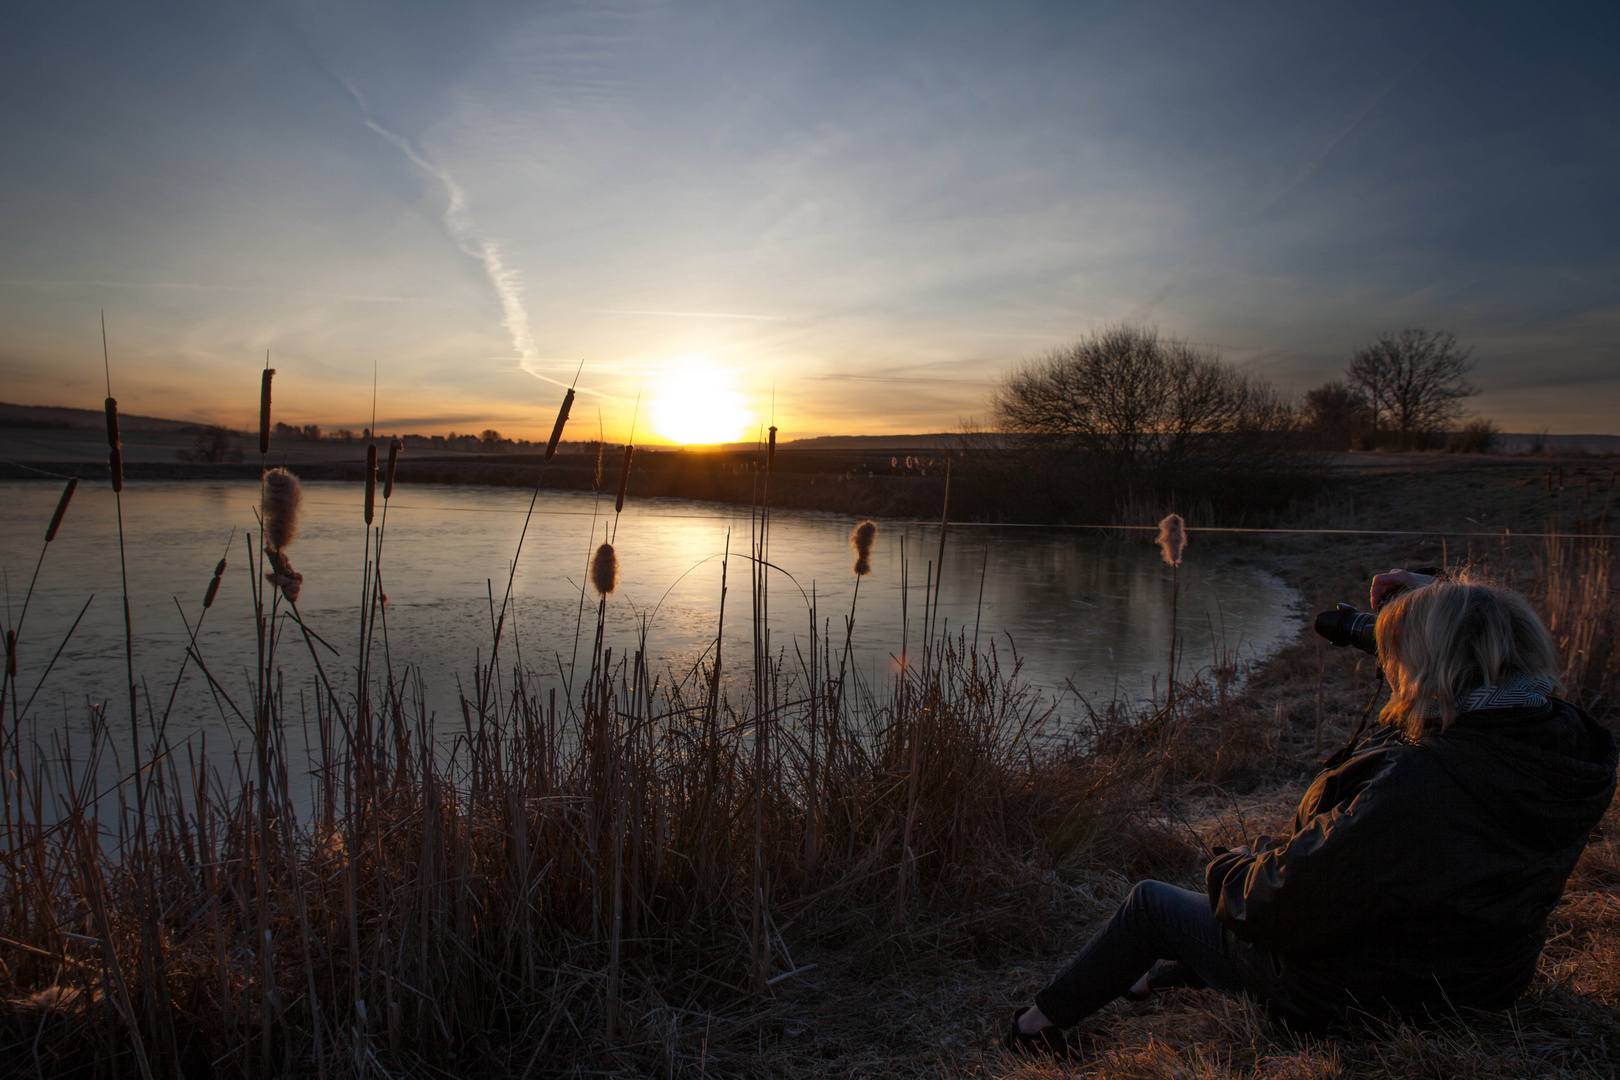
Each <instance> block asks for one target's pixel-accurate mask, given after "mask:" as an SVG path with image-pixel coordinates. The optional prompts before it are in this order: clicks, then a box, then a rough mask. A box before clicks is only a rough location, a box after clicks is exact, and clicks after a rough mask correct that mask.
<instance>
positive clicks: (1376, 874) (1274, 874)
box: [1204, 749, 1410, 953]
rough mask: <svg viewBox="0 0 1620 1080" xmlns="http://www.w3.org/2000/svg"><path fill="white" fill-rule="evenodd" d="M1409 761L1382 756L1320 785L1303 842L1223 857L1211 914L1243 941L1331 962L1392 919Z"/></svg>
mask: <svg viewBox="0 0 1620 1080" xmlns="http://www.w3.org/2000/svg"><path fill="white" fill-rule="evenodd" d="M1401 757H1403V755H1400V754H1399V753H1398V752H1394V753H1392V752H1390V751H1388V750H1385V749H1379V750H1375V751H1372V752H1365V753H1363V754H1359V755H1357V756H1356V757H1354V758H1352V759H1351V760H1350V761H1348V762H1346V763H1345V764H1344V765H1343V766H1341V767H1340V768H1338V769H1335V770H1333V771H1331V772H1328V773H1324V774H1322V775H1321V776H1318V777H1317V778H1316V780H1315V781H1314V782H1313V783H1312V784H1311V788H1310V790H1309V791H1307V792H1306V794H1305V798H1304V800H1303V801H1302V802H1301V804H1300V809H1299V813H1298V814H1297V815H1296V823H1297V826H1298V827H1297V828H1296V831H1295V832H1294V834H1293V835H1292V836H1290V837H1288V838H1287V839H1286V840H1285V841H1283V842H1282V843H1281V844H1279V845H1278V846H1276V847H1273V848H1270V849H1268V850H1266V851H1262V852H1260V853H1258V854H1251V855H1240V854H1237V853H1236V852H1226V853H1225V854H1222V855H1218V856H1216V858H1215V859H1214V861H1212V862H1211V863H1210V864H1209V866H1208V867H1207V868H1206V870H1205V872H1204V884H1205V888H1206V889H1207V891H1208V893H1209V901H1210V907H1211V908H1212V909H1213V910H1214V912H1215V915H1216V917H1217V918H1219V919H1220V920H1221V922H1222V924H1223V925H1225V926H1226V927H1227V928H1228V929H1229V930H1231V931H1232V933H1233V934H1235V935H1236V936H1237V937H1239V938H1241V939H1243V940H1244V941H1248V942H1252V943H1253V944H1256V945H1261V946H1265V947H1267V948H1271V949H1275V950H1277V951H1299V952H1309V953H1332V952H1337V951H1341V950H1343V949H1345V948H1347V947H1349V946H1350V945H1351V944H1352V943H1353V942H1354V940H1355V939H1356V938H1357V936H1358V935H1359V934H1360V933H1361V932H1362V931H1363V930H1364V928H1365V927H1367V925H1368V924H1369V923H1370V922H1371V921H1373V920H1376V919H1379V918H1385V917H1388V915H1389V914H1390V912H1389V911H1387V910H1386V909H1387V908H1388V907H1389V905H1390V904H1391V903H1398V901H1397V900H1396V899H1395V898H1396V896H1397V895H1398V894H1399V893H1400V891H1401V890H1400V888H1399V887H1398V879H1399V878H1400V877H1401V875H1403V874H1405V873H1408V872H1409V868H1403V867H1402V866H1400V865H1399V864H1400V862H1401V858H1402V848H1403V845H1402V841H1401V829H1402V825H1403V819H1405V820H1406V821H1410V819H1409V818H1407V817H1406V812H1405V809H1404V808H1403V806H1402V805H1401V804H1402V803H1403V802H1404V801H1405V800H1404V799H1403V797H1402V789H1403V788H1405V787H1406V786H1407V784H1408V783H1409V782H1410V780H1409V778H1407V777H1405V776H1403V775H1402V773H1403V769H1402V768H1401V764H1402V762H1401V760H1400V758H1401Z"/></svg>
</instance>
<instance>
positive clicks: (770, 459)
mask: <svg viewBox="0 0 1620 1080" xmlns="http://www.w3.org/2000/svg"><path fill="white" fill-rule="evenodd" d="M775 471H776V425H775V424H772V425H771V440H770V442H769V443H767V444H766V447H765V475H766V476H769V475H771V473H773V472H775Z"/></svg>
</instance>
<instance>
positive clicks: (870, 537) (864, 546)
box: [849, 521, 877, 577]
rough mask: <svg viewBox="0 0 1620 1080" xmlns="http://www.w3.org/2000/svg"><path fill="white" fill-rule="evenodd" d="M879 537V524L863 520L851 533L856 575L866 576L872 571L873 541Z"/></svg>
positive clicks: (850, 544)
mask: <svg viewBox="0 0 1620 1080" xmlns="http://www.w3.org/2000/svg"><path fill="white" fill-rule="evenodd" d="M876 539H877V526H876V525H875V524H873V523H872V522H870V521H863V522H861V523H860V524H859V525H857V526H855V531H854V532H852V533H850V534H849V546H850V547H852V548H854V549H855V576H856V577H865V576H866V575H867V574H870V573H871V572H872V541H874V540H876Z"/></svg>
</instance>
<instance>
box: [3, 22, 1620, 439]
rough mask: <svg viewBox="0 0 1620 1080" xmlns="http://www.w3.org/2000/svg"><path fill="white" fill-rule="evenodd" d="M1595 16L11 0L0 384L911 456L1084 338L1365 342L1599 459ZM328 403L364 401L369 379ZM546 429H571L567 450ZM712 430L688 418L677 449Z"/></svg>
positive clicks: (1606, 332) (244, 415)
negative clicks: (851, 447) (1399, 346)
mask: <svg viewBox="0 0 1620 1080" xmlns="http://www.w3.org/2000/svg"><path fill="white" fill-rule="evenodd" d="M1617 42H1620V7H1617V6H1616V5H1614V4H1612V3H1608V4H1600V3H1592V4H1559V3H1545V4H1537V5H1525V4H1515V5H1508V4H1490V3H1455V4H1424V3H1410V2H1403V3H1388V4H1382V3H1374V2H1358V3H1312V4H1297V3H1247V2H1232V3H1222V4H1211V3H1087V2H1081V0H1073V2H1061V3H1035V2H1027V3H1026V2H1017V0H998V2H997V3H993V4H991V3H983V2H967V3H964V2H957V0H928V2H925V3H907V2H898V0H895V2H885V3H871V2H869V0H868V2H861V3H845V2H842V0H814V2H808V3H789V2H777V0H751V2H747V3H741V2H734V3H716V2H709V0H681V2H679V3H662V2H653V0H647V2H626V3H621V2H599V3H588V4H578V3H526V4H518V3H504V2H493V0H462V2H459V3H455V4H446V3H425V4H414V3H408V2H390V3H364V2H348V0H338V2H323V3H271V4H253V3H246V2H243V3H230V4H219V3H197V4H190V3H151V4H139V5H133V4H111V3H106V4H93V5H92V4H80V3H71V2H58V3H52V4H34V5H29V6H28V8H27V9H26V10H22V11H13V12H10V13H9V14H8V16H7V32H6V33H5V34H4V35H0V146H3V147H4V160H5V167H4V168H3V169H0V400H7V401H12V402H19V403H23V404H51V405H79V406H85V407H92V408H94V407H98V406H99V403H100V399H101V398H102V397H103V396H104V394H105V393H106V382H105V376H104V372H103V363H102V361H103V357H102V342H101V330H100V322H99V319H100V316H101V314H102V313H103V312H105V316H106V325H107V342H108V354H109V359H110V364H109V367H110V373H111V379H112V384H113V386H112V389H113V393H114V394H115V396H117V397H118V398H119V400H120V404H121V407H122V408H123V409H124V410H125V411H126V412H132V413H143V414H147V415H157V416H165V417H178V418H184V419H201V420H208V421H213V422H221V423H227V424H230V425H233V426H238V427H247V426H250V425H251V424H252V423H253V422H254V420H253V418H254V415H255V413H256V410H257V390H258V382H259V379H258V373H259V369H260V368H262V367H263V365H264V363H265V359H266V355H267V354H268V356H269V361H270V363H271V364H272V365H273V366H274V367H275V368H276V369H277V370H278V375H277V380H276V390H277V394H276V399H277V401H276V408H277V416H278V418H279V419H283V420H286V421H288V422H291V423H298V424H307V423H317V424H321V425H323V426H325V427H329V428H330V427H336V426H339V425H349V426H359V425H363V424H369V423H370V422H371V416H372V415H373V408H374V407H375V415H376V417H377V426H378V428H379V429H380V430H383V431H395V430H397V431H419V432H424V433H431V432H441V433H442V432H444V431H447V430H452V429H453V430H460V431H469V430H473V431H476V430H482V429H483V428H485V427H494V428H496V429H498V430H500V431H502V432H503V433H504V434H508V435H514V436H519V437H531V438H533V437H543V436H544V435H545V434H546V433H547V432H549V430H550V427H551V422H552V419H553V417H554V415H555V412H556V408H557V404H558V401H559V398H560V395H561V393H562V387H564V386H566V385H569V384H571V383H573V382H574V381H575V379H576V372H577V373H578V374H577V385H578V387H579V399H578V402H577V403H576V405H575V407H574V411H573V420H572V421H571V424H572V427H571V428H570V435H573V436H576V437H588V436H594V435H595V434H596V429H597V426H598V423H600V430H601V431H602V432H604V433H605V434H606V435H607V437H608V438H610V439H623V438H626V437H628V436H629V435H630V434H631V433H632V430H634V434H635V438H636V441H638V442H657V441H665V440H677V441H680V440H683V439H688V438H696V439H698V441H708V440H706V439H705V438H704V436H706V435H708V436H714V437H716V438H727V439H729V438H737V437H752V435H753V434H754V433H755V432H757V430H758V428H759V427H760V426H762V425H765V424H768V423H771V422H772V421H774V422H775V423H776V424H777V425H778V426H779V427H780V428H781V429H782V437H784V438H796V437H805V436H813V435H821V434H885V433H897V432H923V431H941V430H950V429H952V428H955V427H957V426H958V425H959V424H961V423H962V422H964V421H968V422H972V421H975V420H976V421H977V422H980V423H983V422H985V421H986V420H987V419H988V417H987V410H986V398H987V395H988V394H989V392H990V391H991V390H992V388H993V387H994V385H995V383H996V380H997V379H998V378H999V377H1000V376H1001V375H1002V373H1004V372H1005V371H1007V370H1009V369H1010V368H1012V367H1014V366H1015V365H1017V364H1019V363H1022V362H1025V361H1028V360H1030V359H1032V358H1036V357H1039V356H1041V355H1042V354H1044V353H1045V352H1046V351H1047V350H1050V349H1053V348H1056V347H1060V346H1062V345H1064V344H1066V343H1069V342H1072V341H1074V340H1076V339H1078V338H1081V337H1083V336H1084V335H1086V334H1087V333H1090V332H1093V331H1095V330H1098V329H1100V328H1102V327H1105V326H1109V325H1115V324H1118V323H1122V322H1128V323H1135V324H1144V325H1151V326H1155V327H1157V329H1158V330H1159V332H1160V333H1161V334H1166V335H1173V336H1176V337H1180V338H1183V339H1186V340H1190V341H1193V342H1196V343H1200V344H1202V345H1204V346H1207V347H1209V348H1212V349H1216V350H1218V351H1219V354H1220V356H1221V357H1222V358H1223V359H1224V360H1226V361H1227V362H1229V363H1232V364H1234V365H1236V366H1239V367H1242V368H1244V369H1246V370H1250V371H1253V372H1255V373H1257V374H1259V375H1262V376H1264V377H1266V378H1268V379H1270V380H1272V381H1273V382H1274V383H1275V384H1276V385H1277V386H1278V387H1279V388H1281V389H1283V390H1285V391H1288V392H1290V393H1295V394H1299V393H1302V392H1303V391H1304V390H1306V389H1308V388H1309V387H1312V386H1315V385H1319V384H1320V383H1322V382H1325V381H1327V380H1329V379H1332V378H1335V377H1339V376H1340V375H1342V372H1343V369H1344V366H1345V364H1346V362H1347V361H1348V359H1349V357H1350V355H1351V354H1352V353H1353V351H1354V350H1355V349H1356V348H1357V347H1358V346H1361V345H1365V344H1367V343H1368V342H1370V341H1371V340H1372V339H1373V338H1374V337H1375V336H1376V335H1377V334H1379V333H1380V332H1382V331H1389V330H1399V329H1401V328H1403V327H1407V326H1422V327H1428V328H1431V329H1447V330H1451V331H1453V332H1455V333H1456V334H1457V336H1458V338H1459V339H1460V340H1461V341H1462V342H1463V343H1465V344H1467V345H1470V346H1472V347H1473V349H1474V357H1475V359H1476V361H1477V368H1476V370H1475V373H1474V381H1475V382H1476V383H1477V384H1478V386H1479V387H1480V388H1481V391H1482V392H1481V394H1480V395H1479V396H1478V397H1477V398H1475V399H1473V400H1472V402H1471V406H1472V407H1473V408H1475V409H1476V410H1477V411H1478V412H1480V413H1482V414H1483V415H1485V416H1488V417H1491V418H1492V419H1494V420H1495V422H1496V423H1497V424H1498V426H1500V427H1501V428H1503V429H1504V430H1511V431H1536V430H1542V429H1547V430H1550V431H1552V432H1555V433H1559V432H1609V433H1613V432H1620V201H1617V199H1620V64H1617V63H1615V60H1614V48H1615V45H1616V43H1617ZM374 387H375V406H373V389H374ZM582 428H583V430H582ZM722 431H724V432H725V434H724V435H721V434H720V433H721V432H722Z"/></svg>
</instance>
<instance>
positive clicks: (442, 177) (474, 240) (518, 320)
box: [343, 79, 612, 397]
mask: <svg viewBox="0 0 1620 1080" xmlns="http://www.w3.org/2000/svg"><path fill="white" fill-rule="evenodd" d="M343 86H344V88H345V89H346V90H348V91H349V94H350V96H352V97H353V98H354V102H355V104H356V105H358V106H359V108H360V118H361V119H362V120H363V121H364V122H365V125H366V127H368V128H370V129H371V130H372V131H374V132H376V133H377V134H378V135H381V136H382V137H383V138H385V139H387V140H388V141H389V142H391V143H393V144H394V145H395V146H396V147H398V148H399V150H400V152H401V153H403V154H404V155H405V156H406V157H407V158H408V159H410V162H411V164H412V165H415V166H416V167H417V168H419V169H421V170H422V171H423V172H425V173H427V174H428V175H429V176H431V177H433V178H434V179H435V180H437V181H438V182H439V183H440V184H441V185H442V186H443V187H444V193H445V198H446V199H447V202H446V204H445V208H444V230H445V232H447V233H449V234H450V239H451V240H453V241H455V244H456V246H457V247H458V248H460V249H461V250H462V252H463V253H464V254H466V255H467V256H468V257H469V258H473V259H477V260H478V261H479V262H480V263H481V264H482V265H483V267H484V276H486V277H488V278H489V283H490V284H491V285H492V286H494V288H495V297H496V299H497V300H499V301H500V302H501V326H503V327H504V328H505V329H506V332H507V334H508V335H510V336H511V338H512V348H514V349H516V350H517V354H518V366H519V367H520V368H522V370H523V371H524V372H525V373H526V374H529V375H532V376H534V377H535V378H536V379H539V380H541V381H542V382H548V383H555V384H556V385H558V386H563V387H566V386H567V385H568V384H567V383H565V382H561V381H559V380H557V379H553V378H552V377H551V376H549V375H545V374H542V373H541V372H540V371H539V370H538V369H539V362H540V350H539V349H538V348H536V347H535V344H534V332H533V331H532V330H531V329H530V327H529V312H528V310H527V309H526V308H525V307H524V306H523V287H522V284H521V283H520V282H519V280H518V274H517V271H516V270H513V269H511V268H510V267H508V266H507V265H506V260H505V258H504V257H503V256H502V254H501V246H500V245H499V244H498V243H496V242H495V241H494V240H492V239H490V238H489V237H487V236H484V235H483V234H481V233H480V232H479V230H478V227H477V226H476V225H475V224H474V223H473V219H472V213H471V212H470V211H469V210H468V209H467V193H466V191H465V190H464V189H463V188H462V186H461V185H460V184H458V183H456V178H455V177H453V176H451V175H450V173H449V170H447V169H445V168H444V167H443V166H440V165H437V164H435V163H434V162H432V161H429V160H428V159H427V158H426V157H424V156H423V155H422V154H421V153H420V152H418V151H417V149H416V147H414V146H412V145H411V142H410V140H409V139H407V138H405V137H404V136H403V135H397V134H395V133H394V132H392V131H389V130H388V129H387V128H385V127H383V126H382V125H381V124H379V123H377V121H375V120H373V119H372V118H371V116H370V115H369V114H370V112H371V109H370V105H369V104H368V102H367V101H366V99H365V97H364V96H363V95H361V93H360V91H359V90H357V89H356V88H355V87H354V85H353V84H352V83H350V82H349V81H348V80H347V79H344V80H343ZM579 389H580V392H581V393H586V394H594V395H596V396H598V397H611V396H612V395H609V394H603V393H601V392H600V391H596V390H586V389H584V388H583V387H581V388H579Z"/></svg>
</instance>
